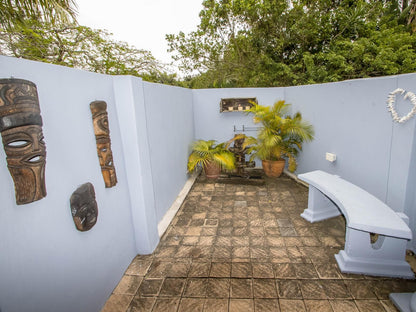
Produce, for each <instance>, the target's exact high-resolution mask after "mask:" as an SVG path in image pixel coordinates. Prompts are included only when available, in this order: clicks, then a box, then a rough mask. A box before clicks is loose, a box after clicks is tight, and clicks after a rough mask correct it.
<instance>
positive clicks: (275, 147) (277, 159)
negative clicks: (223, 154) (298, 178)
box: [245, 101, 314, 177]
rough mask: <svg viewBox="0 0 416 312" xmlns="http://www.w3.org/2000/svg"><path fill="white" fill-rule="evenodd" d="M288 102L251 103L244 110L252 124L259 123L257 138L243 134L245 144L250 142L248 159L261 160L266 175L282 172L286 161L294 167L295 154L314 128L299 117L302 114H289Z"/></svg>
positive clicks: (294, 168)
mask: <svg viewBox="0 0 416 312" xmlns="http://www.w3.org/2000/svg"><path fill="white" fill-rule="evenodd" d="M289 110H290V104H287V103H285V101H278V102H276V103H275V104H274V105H273V106H272V107H269V106H262V105H258V104H255V103H254V106H253V107H251V108H250V110H248V113H251V114H253V115H254V117H253V121H254V123H260V124H261V125H262V127H261V128H260V130H259V132H258V135H257V138H253V137H247V139H246V143H245V144H246V145H251V147H250V149H249V150H250V151H251V152H253V154H252V158H254V157H258V158H260V159H261V160H262V165H263V170H264V172H265V174H266V175H267V176H270V177H278V176H280V175H281V174H282V172H283V169H284V167H285V164H286V159H287V160H288V169H289V171H291V172H293V171H295V170H296V167H297V162H296V156H297V155H298V153H299V151H301V150H302V143H303V142H307V141H311V140H313V135H314V130H313V127H312V125H311V124H310V123H308V122H307V121H304V120H302V115H301V114H300V113H299V112H296V113H295V114H294V115H293V116H290V115H289V114H288V113H289Z"/></svg>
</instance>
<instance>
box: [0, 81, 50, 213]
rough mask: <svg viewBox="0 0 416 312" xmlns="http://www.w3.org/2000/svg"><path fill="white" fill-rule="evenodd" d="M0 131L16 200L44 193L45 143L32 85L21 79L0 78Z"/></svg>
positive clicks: (28, 200) (23, 201)
mask: <svg viewBox="0 0 416 312" xmlns="http://www.w3.org/2000/svg"><path fill="white" fill-rule="evenodd" d="M0 132H1V136H2V140H3V146H4V150H5V152H6V156H7V166H8V168H9V171H10V174H11V176H12V178H13V181H14V187H15V195H16V203H17V204H18V205H22V204H27V203H31V202H34V201H36V200H39V199H42V198H43V197H45V196H46V187H45V162H46V146H45V142H44V141H43V134H42V117H41V116H40V108H39V100H38V93H37V90H36V85H35V84H34V83H32V82H30V81H27V80H22V79H0Z"/></svg>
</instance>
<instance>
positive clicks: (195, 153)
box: [188, 140, 235, 179]
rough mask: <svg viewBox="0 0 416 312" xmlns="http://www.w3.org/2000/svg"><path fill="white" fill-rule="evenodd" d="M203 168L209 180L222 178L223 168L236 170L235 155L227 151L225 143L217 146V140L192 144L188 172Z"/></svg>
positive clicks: (199, 141)
mask: <svg viewBox="0 0 416 312" xmlns="http://www.w3.org/2000/svg"><path fill="white" fill-rule="evenodd" d="M198 166H202V167H203V168H204V172H205V175H206V177H207V178H208V179H216V178H218V177H219V176H220V173H221V168H225V169H229V170H232V169H234V168H235V159H234V155H233V153H231V152H230V151H229V150H227V148H226V145H225V143H219V144H216V141H215V140H209V141H204V140H198V141H195V142H194V143H193V144H192V153H191V155H189V159H188V171H189V172H192V171H194V170H195V168H196V167H198Z"/></svg>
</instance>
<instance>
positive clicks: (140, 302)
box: [109, 296, 156, 312]
mask: <svg viewBox="0 0 416 312" xmlns="http://www.w3.org/2000/svg"><path fill="white" fill-rule="evenodd" d="M155 301H156V299H155V298H153V297H148V298H146V297H139V296H136V297H134V298H133V300H132V301H131V303H130V306H129V307H128V310H123V312H124V311H128V312H150V311H152V308H153V305H154V303H155ZM116 311H117V310H109V312H116Z"/></svg>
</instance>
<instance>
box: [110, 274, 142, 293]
mask: <svg viewBox="0 0 416 312" xmlns="http://www.w3.org/2000/svg"><path fill="white" fill-rule="evenodd" d="M142 280H143V277H141V276H136V275H124V276H123V278H122V279H121V281H120V282H119V283H118V285H117V287H116V288H115V289H114V291H113V293H114V294H119V295H123V294H124V295H135V294H136V292H137V289H139V286H140V283H141V282H142Z"/></svg>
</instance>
